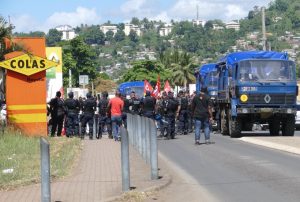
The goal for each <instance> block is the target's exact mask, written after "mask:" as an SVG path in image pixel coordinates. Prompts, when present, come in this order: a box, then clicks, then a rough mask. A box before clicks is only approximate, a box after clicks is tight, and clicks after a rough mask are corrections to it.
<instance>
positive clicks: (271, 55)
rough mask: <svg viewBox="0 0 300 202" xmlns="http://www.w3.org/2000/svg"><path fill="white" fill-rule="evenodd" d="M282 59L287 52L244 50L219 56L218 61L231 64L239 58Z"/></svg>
mask: <svg viewBox="0 0 300 202" xmlns="http://www.w3.org/2000/svg"><path fill="white" fill-rule="evenodd" d="M251 58H252V59H283V60H288V54H287V53H280V52H274V51H244V52H236V53H230V54H228V55H226V56H225V57H223V58H221V59H220V60H219V61H218V63H226V64H227V65H233V64H235V63H237V62H239V61H241V60H245V59H251Z"/></svg>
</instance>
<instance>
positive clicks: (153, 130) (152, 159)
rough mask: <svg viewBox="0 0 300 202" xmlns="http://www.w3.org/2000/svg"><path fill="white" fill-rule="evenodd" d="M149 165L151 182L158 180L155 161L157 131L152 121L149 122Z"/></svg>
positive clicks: (156, 161) (156, 162)
mask: <svg viewBox="0 0 300 202" xmlns="http://www.w3.org/2000/svg"><path fill="white" fill-rule="evenodd" d="M149 123H150V147H151V149H150V152H151V153H150V164H151V180H157V179H158V160H157V158H158V157H157V130H156V126H155V123H154V120H150V121H149Z"/></svg>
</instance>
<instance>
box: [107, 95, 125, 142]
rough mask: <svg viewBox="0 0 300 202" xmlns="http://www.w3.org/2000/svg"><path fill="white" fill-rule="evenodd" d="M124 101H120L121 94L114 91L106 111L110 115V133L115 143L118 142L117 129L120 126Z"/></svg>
mask: <svg viewBox="0 0 300 202" xmlns="http://www.w3.org/2000/svg"><path fill="white" fill-rule="evenodd" d="M123 107H124V101H123V100H122V99H121V93H120V92H119V91H116V94H115V97H114V98H112V99H110V100H109V103H108V109H109V112H110V114H111V122H112V132H113V136H114V139H115V141H118V140H120V136H119V131H120V130H119V127H120V126H121V124H122V111H123Z"/></svg>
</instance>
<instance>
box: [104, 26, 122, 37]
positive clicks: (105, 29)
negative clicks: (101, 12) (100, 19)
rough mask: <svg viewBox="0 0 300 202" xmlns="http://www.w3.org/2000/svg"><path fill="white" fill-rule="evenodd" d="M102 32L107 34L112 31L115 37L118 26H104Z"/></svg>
mask: <svg viewBox="0 0 300 202" xmlns="http://www.w3.org/2000/svg"><path fill="white" fill-rule="evenodd" d="M100 30H101V31H102V32H103V33H104V34H106V32H108V31H112V32H113V33H114V35H115V34H116V33H117V31H118V28H117V26H116V25H102V26H100Z"/></svg>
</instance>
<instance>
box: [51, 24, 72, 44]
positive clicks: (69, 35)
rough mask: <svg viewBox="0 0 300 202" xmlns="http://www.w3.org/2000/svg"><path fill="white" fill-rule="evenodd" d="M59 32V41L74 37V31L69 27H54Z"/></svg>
mask: <svg viewBox="0 0 300 202" xmlns="http://www.w3.org/2000/svg"><path fill="white" fill-rule="evenodd" d="M55 29H56V30H57V31H59V32H62V34H63V35H62V37H61V40H67V41H68V40H71V39H74V38H75V37H76V34H75V31H74V29H73V28H72V27H71V26H70V25H59V26H57V27H55Z"/></svg>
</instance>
